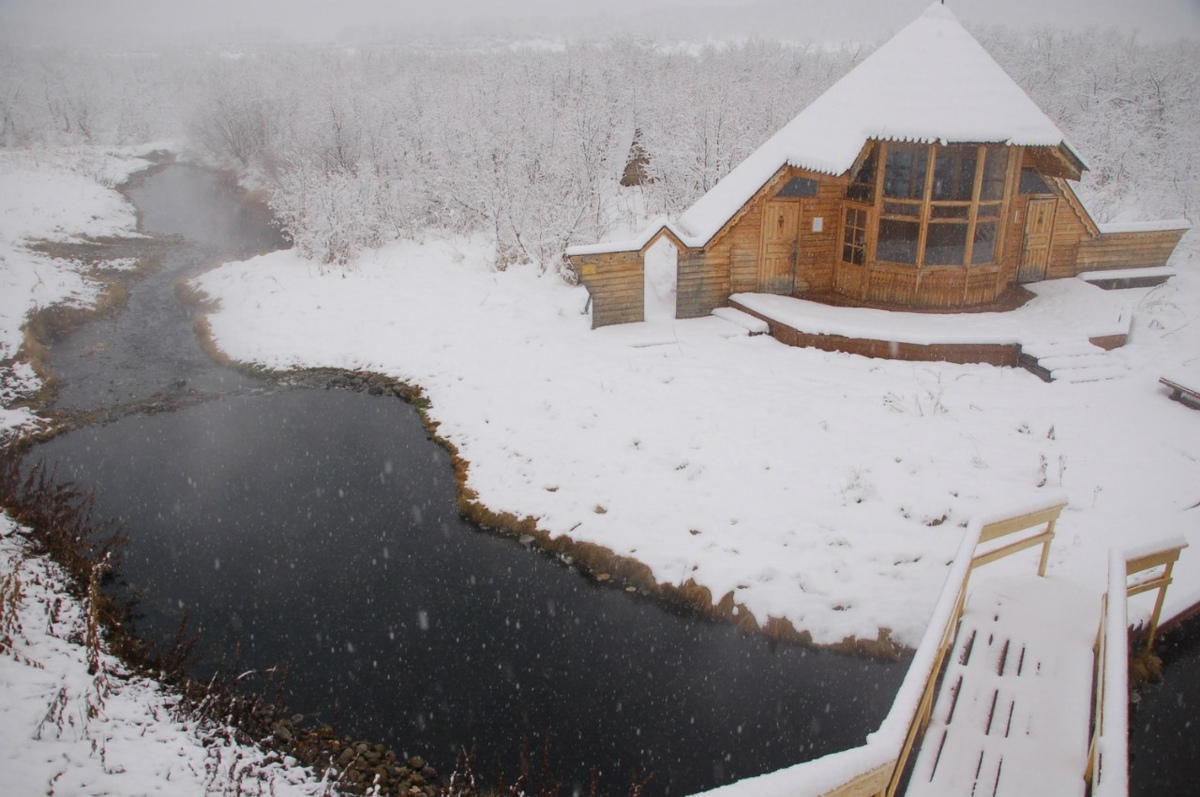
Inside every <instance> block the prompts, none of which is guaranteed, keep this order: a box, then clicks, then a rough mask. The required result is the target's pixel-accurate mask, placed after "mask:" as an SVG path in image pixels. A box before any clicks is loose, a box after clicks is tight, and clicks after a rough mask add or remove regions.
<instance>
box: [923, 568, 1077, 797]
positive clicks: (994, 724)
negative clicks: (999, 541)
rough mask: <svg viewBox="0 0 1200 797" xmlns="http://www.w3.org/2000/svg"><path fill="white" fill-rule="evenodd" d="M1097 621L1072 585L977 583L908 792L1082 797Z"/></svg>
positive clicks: (1032, 579)
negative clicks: (1073, 796) (1070, 796)
mask: <svg viewBox="0 0 1200 797" xmlns="http://www.w3.org/2000/svg"><path fill="white" fill-rule="evenodd" d="M1099 622H1100V598H1099V596H1098V595H1094V594H1092V593H1091V592H1089V591H1087V590H1084V589H1081V588H1080V587H1078V586H1076V585H1075V584H1072V583H1070V582H1067V581H1063V580H1059V579H1049V578H1038V577H1037V576H1025V577H1015V578H1001V579H995V580H991V581H985V582H983V583H979V584H976V585H975V586H974V589H973V591H972V594H971V596H970V598H969V599H968V601H967V605H966V609H965V610H964V612H963V616H962V624H961V626H960V627H959V632H958V640H957V642H956V644H955V648H954V651H953V653H952V654H951V656H950V664H949V666H948V668H947V671H946V674H945V677H944V680H943V682H942V691H941V694H940V695H939V696H938V701H937V704H936V705H935V706H934V709H933V715H932V718H931V721H930V724H929V728H928V730H926V732H925V740H924V742H923V743H922V745H921V752H920V755H919V756H918V757H917V762H916V766H915V768H914V770H913V774H912V778H911V780H910V781H909V786H908V789H907V791H906V792H905V794H906V795H908V797H929V796H930V795H965V794H988V795H995V796H996V797H1003V795H1017V796H1020V797H1026V796H1027V795H1033V794H1055V795H1061V797H1068V795H1082V794H1083V793H1084V788H1085V783H1084V778H1083V774H1084V772H1085V771H1086V768H1087V757H1088V737H1089V733H1088V731H1089V726H1088V717H1089V710H1090V707H1089V703H1090V701H1091V699H1092V693H1093V690H1092V668H1093V665H1094V663H1095V655H1094V652H1093V650H1092V643H1093V642H1094V641H1095V639H1096V629H1097V627H1098V625H1099Z"/></svg>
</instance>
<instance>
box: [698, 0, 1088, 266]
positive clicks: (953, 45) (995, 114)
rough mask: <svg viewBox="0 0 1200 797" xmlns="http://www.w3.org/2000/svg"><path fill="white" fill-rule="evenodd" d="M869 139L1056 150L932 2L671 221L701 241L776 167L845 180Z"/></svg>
mask: <svg viewBox="0 0 1200 797" xmlns="http://www.w3.org/2000/svg"><path fill="white" fill-rule="evenodd" d="M870 139H877V140H890V141H921V142H933V141H943V142H978V143H990V142H996V143H1007V144H1011V145H1017V146H1040V147H1052V148H1058V149H1060V150H1065V152H1064V153H1063V154H1064V155H1065V156H1066V157H1067V158H1068V159H1072V160H1074V162H1075V163H1076V164H1077V165H1078V166H1079V167H1080V168H1086V167H1084V165H1083V161H1082V160H1081V159H1080V158H1079V156H1078V155H1076V154H1075V152H1074V150H1072V149H1071V146H1070V144H1069V143H1067V141H1066V139H1065V137H1064V136H1063V134H1062V131H1061V130H1059V129H1058V127H1057V125H1055V124H1054V123H1053V122H1052V121H1050V119H1049V118H1048V117H1047V116H1046V115H1045V114H1044V113H1042V111H1041V109H1039V108H1038V107H1037V105H1035V104H1034V102H1033V100H1031V99H1029V97H1028V96H1027V95H1026V94H1025V92H1024V91H1022V90H1021V87H1020V86H1018V85H1017V84H1016V83H1015V82H1014V81H1013V79H1012V78H1010V77H1009V76H1008V74H1007V73H1006V72H1005V71H1004V70H1003V69H1002V68H1001V67H1000V65H999V64H997V63H996V61H995V60H994V59H993V58H992V57H991V56H990V55H988V53H987V51H986V50H984V49H983V47H982V46H981V45H980V44H979V42H977V41H975V39H974V37H972V36H971V34H969V33H967V31H966V30H964V29H963V27H962V25H961V24H960V23H959V21H958V18H957V17H955V16H954V14H953V13H952V12H951V11H950V10H949V9H947V8H946V7H945V6H944V5H942V4H941V3H934V4H933V5H932V6H930V7H929V8H928V9H927V10H926V11H925V13H924V14H922V15H921V16H920V17H918V18H917V19H916V20H915V21H913V22H912V23H910V24H909V25H908V26H907V27H905V28H904V29H902V30H901V31H900V32H899V33H897V34H896V35H895V36H894V37H893V38H892V39H891V40H890V41H888V42H887V43H886V44H884V45H883V46H882V47H880V48H879V49H878V50H876V51H875V52H874V53H872V54H871V55H870V56H869V57H868V58H867V59H866V60H864V61H863V62H862V63H861V64H859V65H858V66H857V67H855V68H854V69H853V70H851V71H850V72H849V73H847V74H846V75H845V76H844V77H843V78H842V79H841V80H839V81H838V82H837V83H835V84H834V85H833V86H832V87H831V88H830V89H829V90H828V91H826V92H825V93H824V94H822V95H821V96H820V97H818V98H817V99H816V100H815V101H814V102H813V103H812V104H811V105H809V106H808V107H807V108H805V109H804V110H803V111H802V112H801V113H800V115H799V116H797V117H796V118H795V119H793V120H792V121H791V122H789V123H788V124H787V125H786V126H785V127H784V128H783V129H781V130H780V131H779V132H778V133H776V134H775V135H773V136H772V137H771V138H770V139H768V140H767V142H766V143H765V144H763V145H762V146H761V147H760V148H759V149H757V150H755V151H754V152H753V153H751V154H750V156H749V157H747V158H746V160H744V161H742V163H741V164H740V165H738V166H737V167H736V168H735V169H734V170H733V171H731V172H730V173H729V174H728V175H726V176H725V177H724V178H723V179H722V180H720V181H719V182H718V183H717V184H716V185H715V186H713V188H712V190H710V191H709V192H708V193H707V194H705V195H704V196H702V197H701V198H700V199H699V200H697V201H696V203H695V204H694V205H692V207H690V208H689V209H688V210H687V211H685V212H684V213H683V215H682V216H680V218H679V225H678V226H679V227H680V228H681V230H680V232H683V233H685V234H686V237H687V238H688V239H690V240H691V241H698V242H700V244H701V245H702V244H703V243H707V242H708V241H709V240H710V239H711V238H712V237H713V236H714V235H716V233H717V232H718V231H719V230H720V229H721V227H722V226H723V225H724V224H725V222H727V221H728V220H729V219H730V218H731V217H732V216H733V215H734V214H735V213H736V212H737V211H738V209H739V208H741V207H742V205H744V204H745V203H746V202H747V201H748V200H749V199H750V198H751V197H752V196H754V194H755V192H756V191H758V189H759V188H761V187H762V185H763V184H764V183H765V182H766V181H767V180H769V179H770V178H771V176H772V175H773V174H775V173H776V172H777V171H778V170H779V169H780V168H781V167H782V166H784V165H785V164H788V165H791V166H795V167H797V168H803V169H809V170H812V171H815V172H821V173H825V174H832V175H840V174H844V173H845V172H846V171H848V170H849V169H850V167H851V166H852V165H853V164H854V160H855V159H856V158H857V157H858V154H859V153H860V152H861V151H862V148H863V145H864V144H866V142H867V141H868V140H870Z"/></svg>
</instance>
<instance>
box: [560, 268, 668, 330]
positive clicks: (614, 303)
mask: <svg viewBox="0 0 1200 797" xmlns="http://www.w3.org/2000/svg"><path fill="white" fill-rule="evenodd" d="M570 262H571V267H572V268H574V269H575V272H576V273H577V274H579V279H580V281H581V282H582V283H583V284H584V286H585V287H586V288H587V289H588V293H589V294H590V295H591V297H592V329H596V328H597V327H606V326H608V325H609V324H627V323H630V322H633V321H643V320H645V317H646V316H645V313H646V293H645V291H646V278H645V269H644V267H643V259H642V253H641V252H606V253H604V254H600V255H577V256H575V257H572V258H570ZM682 262H683V256H682V253H681V254H680V264H681V265H682Z"/></svg>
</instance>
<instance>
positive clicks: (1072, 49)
mask: <svg viewBox="0 0 1200 797" xmlns="http://www.w3.org/2000/svg"><path fill="white" fill-rule="evenodd" d="M979 37H980V39H981V41H983V43H984V45H985V46H986V47H987V48H988V49H989V51H990V52H992V53H993V55H994V56H995V57H996V59H997V60H998V61H1000V63H1001V64H1002V65H1003V66H1004V67H1005V68H1006V69H1007V70H1008V72H1009V74H1011V75H1012V76H1013V77H1014V78H1015V79H1016V81H1017V82H1018V83H1019V84H1020V85H1021V86H1022V87H1023V88H1025V89H1026V91H1028V92H1029V93H1030V95H1031V96H1032V97H1033V99H1034V100H1035V101H1036V102H1037V103H1038V104H1039V105H1040V106H1041V107H1042V108H1043V109H1044V110H1045V111H1046V112H1047V113H1048V114H1049V115H1050V116H1051V118H1053V119H1055V121H1057V122H1058V123H1059V125H1060V126H1061V127H1062V128H1063V129H1064V131H1065V132H1066V134H1067V136H1068V137H1069V138H1070V139H1071V140H1072V141H1073V142H1074V143H1075V145H1076V147H1077V148H1078V150H1079V151H1080V153H1081V154H1082V155H1083V157H1084V158H1085V159H1086V160H1087V161H1088V163H1089V165H1090V166H1091V169H1092V171H1091V172H1090V173H1089V174H1088V175H1087V178H1086V179H1085V195H1087V196H1088V198H1089V200H1090V202H1091V206H1092V208H1093V210H1094V211H1095V212H1096V213H1097V215H1098V216H1100V217H1101V218H1105V217H1107V216H1111V215H1113V214H1117V213H1121V212H1123V211H1125V212H1127V210H1128V207H1129V205H1130V204H1131V203H1134V202H1136V203H1137V206H1138V207H1139V208H1140V210H1141V211H1142V212H1143V213H1145V214H1148V215H1151V216H1161V217H1168V218H1175V217H1179V216H1187V217H1194V216H1195V212H1196V209H1197V203H1198V202H1200V173H1198V169H1200V165H1198V163H1197V161H1198V159H1197V158H1196V153H1197V152H1200V123H1198V120H1200V45H1198V44H1197V43H1195V42H1178V43H1172V44H1141V43H1139V42H1138V41H1137V40H1136V38H1133V37H1130V36H1128V35H1121V34H1118V33H1115V32H1112V33H1098V32H1095V31H1089V32H1084V33H1040V34H1017V33H1012V32H1009V31H1002V30H992V31H985V32H983V33H982V34H980V36H979ZM866 54H867V52H866V51H865V50H862V49H859V48H850V49H831V48H817V47H800V46H796V45H789V44H781V43H775V42H764V41H751V42H741V43H732V44H722V45H709V46H703V47H699V46H697V47H666V46H663V45H661V44H658V43H653V42H649V41H643V40H638V39H633V38H622V39H613V40H610V41H607V42H604V43H601V44H597V43H590V44H579V45H572V46H567V47H563V48H554V49H546V48H540V49H539V48H529V47H520V46H516V45H514V46H511V47H506V48H496V49H492V50H475V51H470V50H465V49H455V48H443V49H440V50H434V49H424V50H415V49H413V48H402V47H396V48H384V47H378V46H377V47H364V48H358V49H353V50H350V49H339V48H333V47H317V46H305V47H301V46H291V47H261V48H256V49H245V50H242V51H239V52H238V53H236V54H233V53H221V52H216V51H213V52H207V51H180V52H162V53H156V54H153V55H149V54H118V55H112V54H108V55H102V54H98V53H84V52H67V51H55V50H47V49H41V50H20V49H13V48H8V49H3V50H0V115H2V126H0V145H3V146H4V147H9V148H17V147H20V148H33V147H40V146H52V145H60V144H73V143H91V144H104V145H115V144H134V143H144V142H148V141H155V140H163V139H173V140H179V141H183V142H185V144H186V146H188V147H189V148H190V149H191V150H192V151H193V152H195V153H198V154H202V155H204V156H205V157H208V158H212V159H215V160H216V161H217V162H220V163H224V164H229V165H233V166H235V167H236V168H238V169H239V170H240V171H241V172H242V174H243V176H244V177H245V178H246V179H247V180H248V181H250V182H258V183H261V184H263V185H264V186H266V187H267V189H268V191H269V195H270V201H271V204H272V206H273V208H274V209H275V212H276V214H277V216H278V218H279V220H280V223H281V224H282V225H283V228H284V229H285V230H286V231H287V232H288V233H289V234H290V235H291V237H292V239H293V241H294V242H295V245H296V246H297V247H298V248H299V249H300V251H301V252H302V253H303V254H304V255H305V256H307V257H310V258H313V259H315V260H318V261H320V262H324V263H341V264H345V263H347V262H349V261H350V260H352V259H353V257H354V256H355V254H356V253H357V252H359V251H361V250H362V249H363V248H369V247H374V246H377V245H379V244H381V243H384V242H386V241H389V240H393V239H396V238H402V237H420V236H422V235H424V234H427V233H428V232H430V231H438V232H439V233H448V234H461V233H479V232H482V233H485V234H487V235H489V236H490V238H491V240H493V241H494V243H495V253H496V254H495V263H496V265H497V266H498V267H501V268H503V267H505V266H507V265H509V264H512V263H516V262H534V263H538V264H540V265H541V266H542V267H543V268H546V269H557V268H559V267H560V266H561V263H562V252H563V249H564V248H565V247H566V246H567V245H569V244H572V243H580V242H590V241H595V240H598V239H601V238H603V237H605V236H612V235H619V234H622V233H624V232H628V231H631V230H633V229H636V228H637V227H638V226H640V224H641V223H642V222H643V220H644V219H645V218H646V217H647V216H655V215H659V214H673V213H678V212H679V211H681V210H683V209H684V208H686V207H687V206H688V205H689V204H690V203H691V202H692V201H694V200H695V199H696V198H697V197H698V196H699V195H701V194H702V193H703V192H704V191H706V190H707V189H708V188H710V187H712V185H713V184H715V182H716V181H717V180H719V179H720V178H721V177H722V176H723V175H725V174H726V173H727V172H728V171H729V170H730V169H731V168H733V167H734V166H735V165H737V163H738V162H740V161H741V159H742V158H744V157H745V156H746V155H747V154H749V153H750V152H751V151H752V150H753V149H755V148H756V147H757V146H758V145H759V144H761V143H762V142H763V141H764V140H765V139H766V138H767V137H768V136H770V135H771V134H772V133H773V132H775V131H776V130H777V129H779V128H780V127H781V126H782V125H783V124H785V123H786V122H787V121H788V120H789V119H790V118H791V117H792V116H794V115H795V114H796V113H798V112H799V111H800V110H801V109H802V108H803V107H804V106H805V105H807V104H808V103H809V102H811V101H812V100H813V99H814V98H815V97H817V96H818V95H819V94H820V93H821V92H822V91H824V90H825V89H826V88H827V87H828V86H830V85H831V84H832V83H833V82H834V81H835V80H836V79H837V78H839V77H840V76H841V75H842V74H844V73H845V72H846V71H847V70H849V69H850V68H851V67H852V66H853V65H854V64H855V63H857V62H858V61H860V60H861V59H862V58H863V57H865V56H866ZM635 138H636V140H637V146H638V147H640V148H641V150H642V151H644V153H645V155H646V156H647V158H648V161H647V162H646V164H645V172H646V175H645V176H646V178H647V179H646V181H645V182H644V184H643V185H642V186H640V187H638V188H632V189H630V188H624V189H623V188H621V187H620V185H619V183H620V180H621V178H622V175H623V173H624V171H625V167H626V163H627V161H628V159H629V156H630V152H631V147H632V145H633V143H634V140H635Z"/></svg>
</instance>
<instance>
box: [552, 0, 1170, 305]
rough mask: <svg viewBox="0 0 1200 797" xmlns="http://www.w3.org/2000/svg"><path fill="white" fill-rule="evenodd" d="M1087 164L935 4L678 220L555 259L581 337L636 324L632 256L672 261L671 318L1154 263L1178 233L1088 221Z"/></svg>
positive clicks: (890, 299)
mask: <svg viewBox="0 0 1200 797" xmlns="http://www.w3.org/2000/svg"><path fill="white" fill-rule="evenodd" d="M1086 168H1087V166H1086V164H1085V163H1084V161H1083V159H1082V158H1081V157H1080V156H1079V155H1078V154H1077V153H1076V152H1075V150H1074V148H1073V147H1072V146H1071V145H1070V143H1069V142H1068V141H1067V140H1066V138H1065V137H1064V136H1063V134H1062V132H1061V131H1060V130H1059V129H1058V127H1057V126H1056V125H1055V124H1054V123H1053V122H1052V121H1051V120H1050V119H1049V118H1047V117H1046V115H1045V114H1044V113H1042V111H1041V110H1040V109H1039V108H1038V107H1037V106H1036V105H1035V104H1034V103H1033V101H1032V100H1031V99H1030V98H1029V97H1028V96H1027V95H1026V94H1025V93H1024V91H1022V90H1021V88H1020V87H1019V86H1017V85H1016V83H1014V82H1013V80H1012V79H1011V78H1010V77H1009V76H1008V75H1007V74H1006V73H1005V72H1004V70H1003V69H1001V68H1000V66H999V65H998V64H997V63H996V62H995V61H994V60H993V59H992V58H991V56H990V55H988V53H987V52H986V51H985V50H984V49H983V47H982V46H981V45H980V44H979V43H978V42H977V41H975V39H974V38H973V37H972V36H971V35H970V34H969V33H967V32H966V30H964V29H963V28H962V26H961V25H960V24H959V22H958V20H957V19H956V18H955V16H954V15H953V13H952V12H950V11H949V10H948V9H946V7H945V6H943V5H941V4H940V3H937V4H934V5H933V6H932V7H930V8H929V9H928V10H927V11H926V12H925V13H924V14H923V15H921V16H920V17H919V18H918V19H917V20H915V21H914V22H912V23H911V24H910V25H908V26H907V27H906V28H904V29H903V30H901V31H900V32H899V33H898V34H897V35H896V36H895V37H894V38H892V39H891V40H890V41H889V42H887V43H886V44H884V45H883V46H882V47H880V48H879V49H878V50H877V51H876V52H875V53H873V54H872V55H871V56H870V57H868V58H867V59H866V60H864V61H863V62H862V63H861V64H859V65H858V66H857V67H856V68H855V69H853V70H852V71H851V72H849V73H848V74H847V75H845V76H844V77H843V78H842V79H841V80H840V81H838V82H837V83H836V84H835V85H834V86H833V87H831V88H830V89H829V90H828V91H827V92H826V93H825V94H823V95H822V96H821V97H819V98H818V99H817V100H816V101H814V102H813V103H812V104H811V105H810V106H809V107H808V108H806V109H805V110H804V111H802V112H801V113H800V115H798V116H797V117H796V118H795V119H793V120H792V121H791V122H790V123H789V124H788V125H787V126H785V127H784V128H783V129H782V130H780V131H779V132H778V133H776V134H775V135H774V136H772V137H771V138H770V139H769V140H768V141H767V142H766V143H765V144H763V146H762V147H760V148H759V149H758V150H756V151H755V152H754V153H752V154H751V155H750V156H749V157H748V158H746V160H745V161H743V162H742V163H741V164H740V165H739V166H737V167H736V168H735V169H734V170H733V171H731V172H730V173H729V174H728V175H727V176H726V177H725V178H724V179H722V180H721V181H720V182H718V183H717V185H716V186H714V187H713V189H712V190H711V191H709V192H708V193H707V194H705V195H704V196H703V197H701V198H700V199H699V200H698V201H697V202H696V203H695V204H694V205H693V206H692V207H691V208H689V209H688V210H687V211H686V212H684V213H683V214H682V215H681V216H680V217H679V218H678V219H674V220H666V221H662V222H659V223H656V224H654V225H652V226H651V227H650V228H649V229H648V230H647V231H646V232H645V233H644V234H643V235H642V236H641V237H640V238H639V239H637V240H635V241H626V242H620V243H605V244H596V245H590V246H577V247H572V248H571V249H569V250H567V258H568V261H569V262H570V264H571V266H572V268H573V269H574V270H575V271H576V273H577V274H578V275H579V277H580V279H581V281H582V282H583V284H584V285H585V286H586V287H587V289H588V291H589V293H590V295H591V299H592V326H593V327H600V326H605V325H608V324H616V323H624V322H632V321H641V320H643V318H644V317H645V315H644V314H645V309H644V308H645V301H646V295H647V290H646V287H645V281H646V269H645V255H646V252H647V251H648V250H649V249H650V248H651V247H652V246H654V245H655V244H656V243H658V242H659V241H660V240H661V239H663V238H666V239H667V240H669V241H670V242H671V244H672V245H673V246H674V247H675V249H676V250H677V264H676V269H677V270H676V277H675V278H676V305H675V316H676V317H677V318H694V317H699V316H704V315H707V314H709V313H711V312H712V310H713V309H715V308H717V307H722V306H725V305H726V304H727V303H728V301H729V297H730V296H731V295H732V294H737V293H754V292H757V293H776V294H786V295H792V296H797V297H803V298H808V299H813V300H816V301H830V302H839V303H846V302H848V303H864V304H872V305H877V306H883V307H887V308H895V309H904V310H948V309H949V310H952V309H971V308H981V307H988V306H990V305H993V304H995V303H996V302H997V300H999V299H1001V298H1002V295H1003V294H1005V292H1006V291H1008V290H1009V289H1010V288H1011V287H1012V286H1013V285H1015V284H1019V283H1026V282H1035V281H1038V280H1044V279H1053V278H1060V277H1073V276H1077V275H1078V274H1080V273H1082V272H1090V271H1097V270H1107V269H1122V270H1125V269H1130V268H1146V267H1155V266H1162V265H1164V264H1165V263H1166V260H1167V258H1169V257H1170V255H1171V253H1172V252H1173V251H1174V248H1175V245H1176V244H1177V243H1178V241H1179V239H1180V238H1181V237H1182V235H1183V233H1184V232H1185V231H1186V230H1187V223H1186V222H1150V223H1142V224H1137V225H1124V226H1116V225H1113V226H1110V227H1105V226H1102V225H1098V224H1097V223H1096V222H1095V221H1094V220H1093V219H1092V217H1091V216H1090V215H1089V213H1088V211H1087V209H1086V208H1085V207H1084V206H1083V204H1082V203H1081V202H1080V201H1079V198H1078V197H1077V196H1076V195H1075V192H1074V191H1073V190H1072V188H1071V181H1077V180H1078V179H1079V178H1080V176H1081V175H1082V173H1083V171H1084V170H1085V169H1086Z"/></svg>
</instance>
